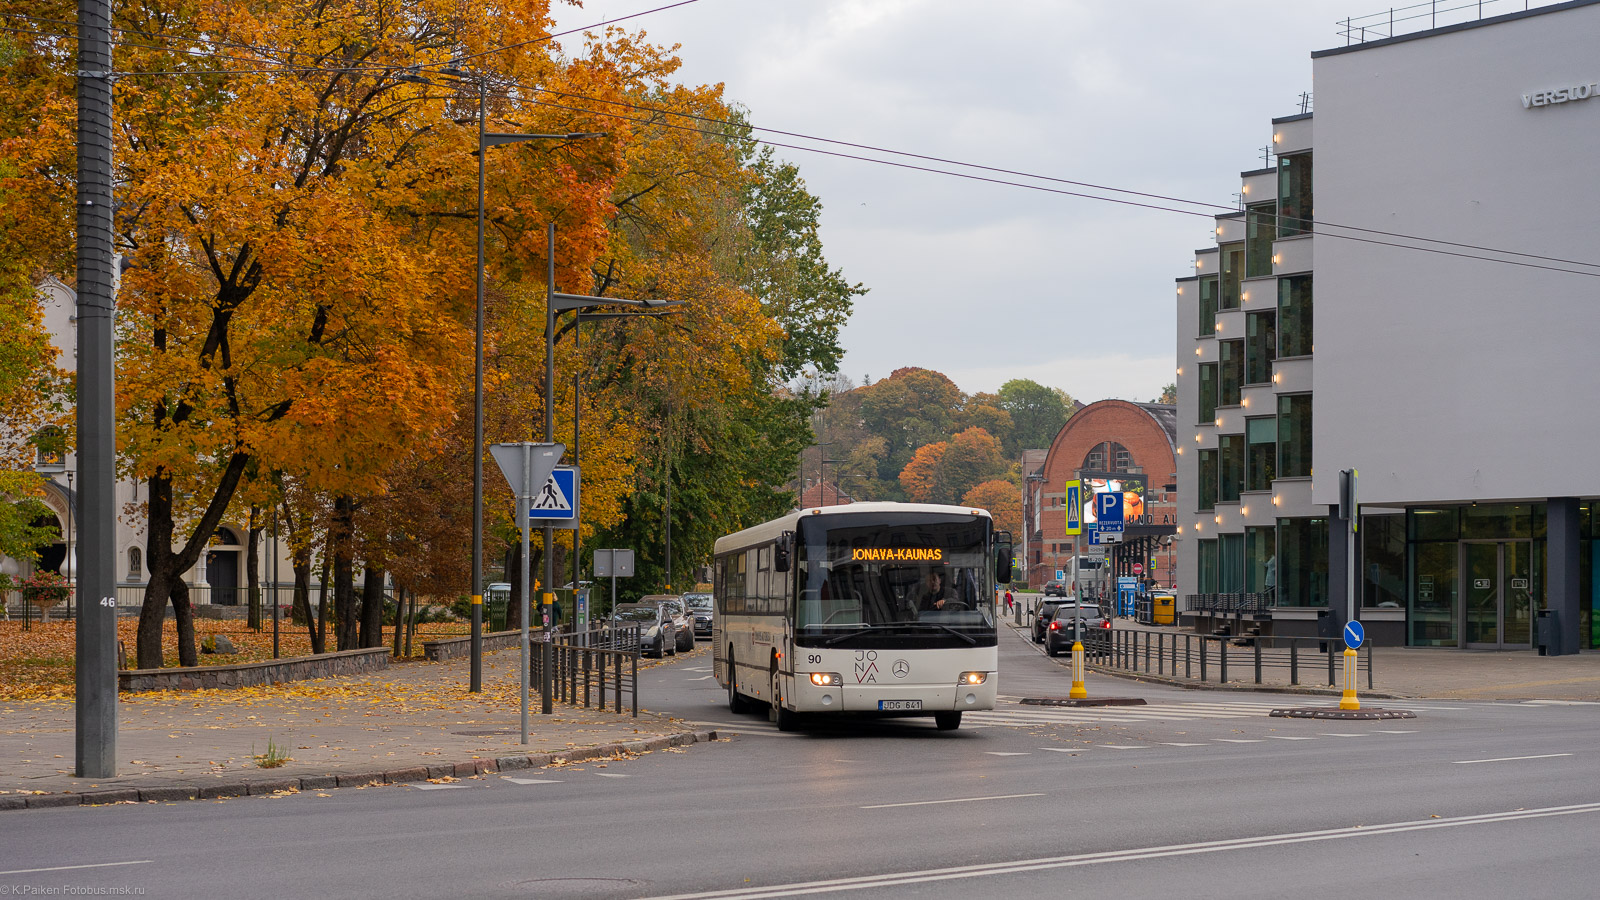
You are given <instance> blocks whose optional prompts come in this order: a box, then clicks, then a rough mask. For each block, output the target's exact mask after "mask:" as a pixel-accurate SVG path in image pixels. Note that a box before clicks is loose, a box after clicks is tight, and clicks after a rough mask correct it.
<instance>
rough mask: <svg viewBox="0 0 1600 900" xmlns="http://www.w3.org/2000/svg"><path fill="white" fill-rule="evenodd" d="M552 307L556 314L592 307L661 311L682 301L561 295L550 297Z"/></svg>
mask: <svg viewBox="0 0 1600 900" xmlns="http://www.w3.org/2000/svg"><path fill="white" fill-rule="evenodd" d="M550 296H551V298H552V305H553V306H554V307H555V311H556V312H565V311H566V310H569V309H585V308H587V307H590V306H631V307H636V308H641V309H661V308H664V307H668V306H681V305H683V303H684V301H682V300H626V299H623V298H620V297H591V296H588V295H587V294H560V293H555V294H551V295H550Z"/></svg>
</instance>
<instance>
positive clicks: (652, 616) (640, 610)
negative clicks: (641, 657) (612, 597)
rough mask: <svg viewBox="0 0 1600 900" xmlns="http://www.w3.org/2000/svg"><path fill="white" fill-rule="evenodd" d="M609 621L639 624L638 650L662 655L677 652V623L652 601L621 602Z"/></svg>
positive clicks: (647, 653) (648, 653) (646, 653)
mask: <svg viewBox="0 0 1600 900" xmlns="http://www.w3.org/2000/svg"><path fill="white" fill-rule="evenodd" d="M611 621H613V622H617V623H619V624H623V625H638V626H639V652H640V653H643V654H645V655H647V656H649V655H654V656H656V657H664V656H666V655H667V654H668V653H677V652H678V634H677V624H676V623H675V622H673V620H672V618H671V617H670V616H669V615H668V614H667V611H666V610H665V609H664V608H663V607H661V606H658V605H657V604H654V603H621V604H618V605H617V611H616V612H614V613H612V614H611Z"/></svg>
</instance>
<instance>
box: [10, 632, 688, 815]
mask: <svg viewBox="0 0 1600 900" xmlns="http://www.w3.org/2000/svg"><path fill="white" fill-rule="evenodd" d="M517 657H518V654H517V651H516V650H505V651H501V652H499V653H492V654H488V655H486V656H485V657H484V664H483V686H484V690H483V692H482V693H480V694H477V695H472V694H469V693H467V690H466V684H467V679H468V661H467V660H465V659H460V660H452V661H449V662H441V663H429V662H410V663H402V664H399V665H397V666H395V667H394V668H391V669H389V670H387V671H385V672H382V673H378V674H377V675H373V676H351V677H347V678H329V679H323V680H320V681H308V682H297V683H294V684H283V685H275V686H272V687H262V688H251V689H244V690H238V691H219V690H206V691H187V692H164V693H148V694H124V695H122V697H121V702H120V704H119V713H120V715H119V719H120V721H119V725H118V735H117V754H116V756H117V762H118V765H117V769H118V775H117V777H115V778H106V779H98V780H95V781H89V780H88V779H82V778H75V777H73V775H72V770H73V759H74V749H73V742H74V712H73V706H72V703H71V702H70V701H39V702H15V703H13V702H7V703H0V810H4V809H14V808H19V807H22V806H28V807H35V806H62V805H77V804H79V803H108V802H121V801H135V800H139V801H149V800H181V799H189V798H196V797H198V798H207V797H218V796H242V795H245V794H268V793H273V792H275V791H285V790H289V791H292V790H313V789H324V788H332V787H347V786H352V785H367V784H372V783H379V784H383V783H399V782H405V781H425V780H429V779H451V778H465V777H473V776H477V775H483V774H492V773H495V772H498V771H504V770H511V769H523V768H537V767H542V766H546V765H565V764H566V763H567V762H575V761H578V760H580V759H596V758H605V757H609V758H623V757H625V756H628V755H632V754H637V753H642V752H650V751H653V750H659V749H663V748H665V747H668V746H680V745H684V744H692V743H695V742H696V741H705V740H714V739H715V733H713V732H700V733H696V732H695V731H694V730H693V729H692V728H690V727H689V726H687V725H685V724H683V723H681V722H678V721H676V720H674V719H670V718H667V717H665V716H659V715H655V714H652V713H648V712H646V711H645V710H643V709H641V710H640V712H639V717H638V718H637V719H635V718H633V716H632V715H630V714H629V711H628V710H629V707H628V704H627V702H626V701H627V697H626V696H625V697H624V705H623V710H624V712H623V713H622V714H621V715H618V714H616V713H610V712H601V711H598V710H595V709H592V708H591V709H584V708H582V707H577V708H574V707H570V706H563V705H562V704H559V703H558V704H556V706H555V711H554V714H553V715H550V716H542V715H540V714H539V698H538V695H537V694H532V695H531V698H530V709H531V711H532V714H531V715H530V717H529V735H528V741H529V743H528V744H527V745H526V746H524V745H523V744H522V743H521V735H520V713H519V705H518V679H517ZM645 667H646V666H645V665H644V664H641V666H640V668H645ZM608 699H609V698H608ZM268 741H271V742H272V743H273V745H274V746H275V747H277V748H282V750H283V752H284V753H285V754H286V755H288V756H289V757H290V760H289V761H288V762H287V763H285V764H284V765H282V766H280V767H276V768H262V767H261V766H260V765H259V763H258V761H257V759H256V757H257V756H258V755H260V754H264V753H266V752H267V744H268ZM601 765H603V763H601Z"/></svg>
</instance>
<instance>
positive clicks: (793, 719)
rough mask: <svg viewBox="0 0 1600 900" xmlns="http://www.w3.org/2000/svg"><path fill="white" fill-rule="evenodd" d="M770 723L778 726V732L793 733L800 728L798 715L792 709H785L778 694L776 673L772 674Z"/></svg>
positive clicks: (781, 697)
mask: <svg viewBox="0 0 1600 900" xmlns="http://www.w3.org/2000/svg"><path fill="white" fill-rule="evenodd" d="M770 696H771V698H772V700H771V703H772V721H773V723H774V724H776V725H777V726H778V730H779V731H794V730H795V729H797V728H799V727H800V714H799V713H797V712H795V711H794V710H792V709H785V708H784V706H783V696H782V695H780V694H779V693H778V673H777V672H773V673H772V693H771V695H770Z"/></svg>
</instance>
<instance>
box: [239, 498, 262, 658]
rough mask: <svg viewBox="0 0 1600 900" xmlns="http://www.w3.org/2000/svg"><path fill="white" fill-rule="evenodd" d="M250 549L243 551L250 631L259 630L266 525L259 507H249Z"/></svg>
mask: <svg viewBox="0 0 1600 900" xmlns="http://www.w3.org/2000/svg"><path fill="white" fill-rule="evenodd" d="M249 531H250V547H249V549H247V550H246V551H245V563H244V565H245V569H246V570H247V571H246V572H245V577H246V579H247V580H246V584H247V585H249V587H248V588H247V590H248V591H249V594H250V621H249V627H250V630H251V631H260V630H261V551H260V547H259V544H260V543H261V533H262V532H263V531H266V525H265V523H264V522H263V521H262V519H261V507H259V506H252V507H250V529H249Z"/></svg>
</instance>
